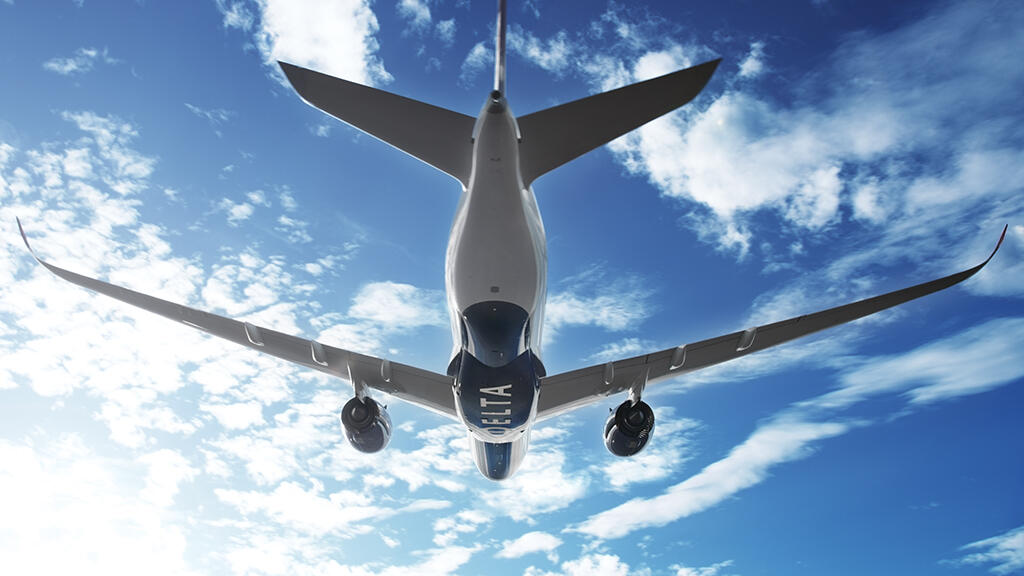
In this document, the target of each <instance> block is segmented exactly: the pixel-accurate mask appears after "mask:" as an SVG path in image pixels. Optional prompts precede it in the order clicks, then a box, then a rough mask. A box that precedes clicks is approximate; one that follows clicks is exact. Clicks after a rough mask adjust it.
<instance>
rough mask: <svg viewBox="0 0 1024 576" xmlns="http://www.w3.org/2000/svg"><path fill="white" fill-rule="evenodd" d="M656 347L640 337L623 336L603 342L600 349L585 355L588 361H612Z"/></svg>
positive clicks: (649, 350)
mask: <svg viewBox="0 0 1024 576" xmlns="http://www.w3.org/2000/svg"><path fill="white" fill-rule="evenodd" d="M656 349H657V344H655V343H654V342H652V341H650V340H641V339H640V338H623V339H622V340H619V341H618V342H611V343H609V344H605V345H604V346H603V347H602V348H601V349H600V350H598V351H597V352H595V353H593V354H591V355H590V356H587V358H586V360H587V361H590V362H612V361H614V360H621V359H623V358H629V357H631V356H637V355H639V354H643V353H645V352H651V351H653V350H656Z"/></svg>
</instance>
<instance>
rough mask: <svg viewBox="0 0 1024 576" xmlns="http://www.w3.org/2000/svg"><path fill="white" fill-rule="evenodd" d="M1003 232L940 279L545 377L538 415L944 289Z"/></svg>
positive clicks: (967, 273)
mask: <svg viewBox="0 0 1024 576" xmlns="http://www.w3.org/2000/svg"><path fill="white" fill-rule="evenodd" d="M1005 237H1006V228H1005V227H1004V228H1003V233H1002V235H1001V236H1000V237H999V242H998V243H997V244H996V247H995V249H994V250H992V254H991V255H989V257H988V258H986V259H985V261H984V262H982V263H981V264H978V265H977V266H975V267H973V268H970V269H967V270H964V271H962V272H957V273H956V274H951V275H949V276H945V277H943V278H939V279H937V280H932V281H930V282H925V283H922V284H917V285H916V286H911V287H909V288H904V289H902V290H896V291H893V292H889V293H887V294H882V295H880V296H875V297H873V298H866V299H864V300H859V301H857V302H853V303H851V304H846V305H844V306H837V307H835V308H829V309H828V310H822V311H820V312H815V313H813V314H806V315H804V316H797V317H795V318H790V319H788V320H783V321H781V322H775V323H772V324H765V325H763V326H758V327H756V328H750V329H748V330H741V331H739V332H733V333H732V334H726V335H724V336H718V337H717V338H710V339H708V340H701V341H700V342H692V343H690V344H685V345H682V346H677V347H675V348H668V349H665V350H661V351H659V352H654V353H652V354H645V355H642V356H636V357H633V358H628V359H625V360H619V361H616V362H608V363H607V364H599V365H595V366H590V367H589V368H581V369H579V370H573V371H571V372H564V373H562V374H556V375H553V376H549V377H547V378H543V379H541V387H540V398H539V400H538V407H537V420H544V419H547V418H551V417H552V416H556V415H558V414H561V413H564V412H567V411H569V410H572V409H574V408H578V407H581V406H586V405H588V404H592V403H594V402H597V401H599V400H601V399H602V398H604V397H606V396H611V395H613V394H617V393H619V392H624V391H626V390H630V389H631V388H633V387H634V386H643V385H644V384H651V383H654V382H657V381H660V380H665V379H668V378H673V377H676V376H680V375H682V374H687V373H689V372H694V371H696V370H700V369H702V368H707V367H709V366H714V365H715V364H720V363H722V362H726V361H729V360H733V359H735V358H740V357H742V356H746V355H747V354H752V353H754V352H757V351H759V350H764V349H766V348H771V347H772V346H776V345H778V344H782V343H784V342H789V341H790V340H795V339H797V338H800V337H803V336H807V335H808V334H813V333H814V332H818V331H819V330H824V329H826V328H831V327H833V326H838V325H840V324H845V323H846V322H850V321H853V320H856V319H858V318H863V317H865V316H869V315H871V314H874V313H876V312H880V311H882V310H885V309H887V308H892V307H893V306H897V305H899V304H903V303H904V302H909V301H910V300H914V299H915V298H920V297H922V296H926V295H928V294H931V293H933V292H938V291H939V290H944V289H946V288H949V287H950V286H953V285H955V284H958V283H960V282H963V281H964V280H966V279H968V278H970V277H971V276H974V275H975V274H976V273H977V272H978V271H979V270H981V269H982V268H984V267H985V265H986V264H988V262H989V260H991V259H992V256H995V254H996V251H998V250H999V247H1000V246H1001V245H1002V243H1003V238H1005ZM645 379H646V381H644V380H645Z"/></svg>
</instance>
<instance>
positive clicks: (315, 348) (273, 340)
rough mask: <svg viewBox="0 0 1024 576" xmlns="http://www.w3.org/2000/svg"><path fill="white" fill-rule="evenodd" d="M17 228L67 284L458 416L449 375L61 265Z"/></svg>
mask: <svg viewBox="0 0 1024 576" xmlns="http://www.w3.org/2000/svg"><path fill="white" fill-rule="evenodd" d="M18 230H19V231H20V232H21V238H22V240H24V241H25V246H26V247H28V250H29V252H31V254H32V257H33V258H35V259H36V261H37V262H39V263H40V264H42V265H43V266H44V267H45V268H46V269H47V270H49V271H50V272H53V273H54V274H55V275H57V276H59V277H60V278H63V279H64V280H67V281H68V282H71V283H72V284H77V285H79V286H81V287H83V288H88V289H89V290H92V291H94V292H98V293H100V294H103V295H105V296H110V297H111V298H115V299H117V300H120V301H122V302H125V303H127V304H131V305H132V306H136V307H138V308H142V309H143V310H147V311H149V312H152V313H154V314H159V315H160V316H163V317H164V318H169V319H171V320H174V321H176V322H181V323H182V324H185V325H186V326H190V327H192V328H197V329H199V330H202V331H203V332H206V333H207V334H212V335H214V336H218V337H220V338H223V339H225V340H230V341H231V342H234V343H235V344H240V345H242V346H245V347H247V348H252V349H253V350H258V351H260V352H264V353H266V354H270V355H271V356H276V357H278V358H281V359H283V360H287V361H289V362H294V363H296V364H301V365H302V366H305V367H307V368H312V369H314V370H319V371H320V372H324V373H326V374H330V375H332V376H337V377H339V378H342V379H344V380H348V381H350V382H353V384H354V385H355V384H356V383H357V382H358V383H359V384H362V385H365V386H369V387H370V388H373V389H374V390H379V391H381V392H385V393H387V394H391V395H392V396H395V397H397V398H401V399H402V400H405V401H407V402H410V403H412V404H416V405H417V406H421V407H423V408H426V409H428V410H432V411H434V412H437V413H440V414H444V415H446V416H451V417H453V418H457V415H456V412H455V398H454V396H453V393H452V379H451V377H449V376H444V375H442V374H437V373H435V372H431V371H429V370H422V369H420V368H415V367H413V366H407V365H405V364H399V363H398V362H390V361H388V360H384V359H381V358H375V357H373V356H367V355H365V354H359V353H357V352H352V351H349V350H343V349H341V348H335V347H333V346H328V345H326V344H321V343H319V342H317V341H316V340H309V339H306V338H300V337H298V336H291V335H288V334H284V333H283V332H278V331H276V330H271V329H269V328H263V327H261V326H256V325H254V324H250V323H248V322H240V321H238V320H232V319H230V318H225V317H224V316H219V315H217V314H212V313H210V312H204V311H202V310H196V309H194V308H189V307H187V306H182V305H181V304H175V303H173V302H168V301H167V300H161V299H160V298H155V297H153V296H149V295H147V294H143V293H141V292H136V291H134V290H129V289H127V288H122V287H120V286H116V285H114V284H110V283H107V282H103V281H102V280H96V279H94V278H89V277H88V276H82V275H81V274H76V273H75V272H70V271H68V270H64V269H63V268H59V267H57V266H54V265H53V264H50V263H48V262H45V261H44V260H42V259H41V258H39V256H38V255H36V253H35V251H34V250H32V246H31V245H29V242H28V237H27V236H26V235H25V230H24V229H23V228H22V226H21V220H20V219H19V220H18Z"/></svg>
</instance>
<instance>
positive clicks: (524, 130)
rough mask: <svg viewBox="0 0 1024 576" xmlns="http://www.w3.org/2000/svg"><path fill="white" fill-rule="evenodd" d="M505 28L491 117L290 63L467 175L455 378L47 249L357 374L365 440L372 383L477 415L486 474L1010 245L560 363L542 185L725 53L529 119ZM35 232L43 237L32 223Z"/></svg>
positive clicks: (641, 419) (290, 68) (360, 123)
mask: <svg viewBox="0 0 1024 576" xmlns="http://www.w3.org/2000/svg"><path fill="white" fill-rule="evenodd" d="M505 29H506V25H505V1H504V0H500V1H499V8H498V22H497V34H496V36H497V38H496V50H495V53H496V62H495V71H494V90H493V91H492V92H490V94H488V95H487V98H486V100H485V101H484V105H483V108H482V109H481V111H480V113H479V114H478V115H477V116H476V118H473V117H471V116H467V115H464V114H460V113H458V112H453V111H451V110H447V109H444V108H439V107H437V106H432V105H429V104H425V103H423V102H419V101H416V100H411V99H409V98H405V97H402V96H398V95H395V94H391V93H388V92H384V91H381V90H377V89H374V88H370V87H367V86H362V85H360V84H355V83H353V82H349V81H346V80H341V79H339V78H333V77H331V76H327V75H325V74H321V73H319V72H314V71H312V70H307V69H305V68H301V67H299V66H294V65H291V64H287V63H284V62H281V63H280V65H281V68H282V70H283V71H284V74H285V75H286V76H287V77H288V80H289V81H290V82H291V84H292V86H293V87H294V88H295V91H296V92H298V94H299V95H300V96H301V97H302V98H303V99H305V100H306V101H307V102H309V103H310V104H312V105H313V106H315V107H317V108H319V109H321V110H323V111H324V112H327V113H328V114H330V115H332V116H334V117H336V118H338V119H340V120H342V121H343V122H346V123H348V124H350V125H352V126H354V127H356V128H358V129H360V130H362V131H364V132H366V133H368V134H370V135H372V136H374V137H376V138H379V139H381V140H383V141H384V142H387V143H388V144H391V145H392V146H394V147H396V148H398V149H399V150H402V151H404V152H406V153H408V154H410V155H412V156H414V157H416V158H418V159H420V160H422V161H423V162H426V163H427V164H430V165H431V166H433V167H435V168H437V169H438V170H441V171H442V172H445V173H446V174H449V175H451V176H452V177H454V178H455V179H456V180H458V181H459V183H461V184H462V190H463V191H462V197H461V199H460V201H459V205H458V209H457V211H456V213H455V220H454V223H453V224H452V228H451V236H450V239H449V242H448V254H447V261H446V265H445V287H446V289H447V297H448V308H449V312H450V315H451V330H452V339H453V343H454V346H453V352H452V357H451V360H450V362H449V364H448V369H447V371H446V373H445V374H439V373H435V372H431V371H428V370H422V369H419V368H414V367H412V366H407V365H404V364H400V363H398V362H391V361H389V360H386V359H382V358H375V357H372V356H367V355H364V354H359V353H357V352H353V351H349V350H343V349H340V348H335V347H333V346H329V345H327V344H323V343H320V342H317V341H316V340H310V339H307V338H302V337H298V336H290V335H288V334H283V333H281V332H277V331H275V330H271V329H269V328H264V327H261V326H256V325H254V324H250V323H248V322H243V321H238V320H232V319H229V318H225V317H223V316H218V315H216V314H211V313H209V312H203V311H201V310H195V309H192V308H188V307H186V306H182V305H179V304H174V303H172V302H168V301H166V300H161V299H159V298H154V297H153V296H148V295H146V294H142V293H139V292H135V291H132V290H129V289H126V288H122V287H119V286H115V285H112V284H108V283H106V282H103V281H100V280H96V279H93V278H89V277H86V276H82V275H79V274H76V273H74V272H69V271H67V270H64V269H62V268H58V267H56V266H54V265H52V264H49V263H47V262H44V261H43V260H41V259H39V258H38V257H36V259H37V260H39V263H40V264H42V265H43V266H45V267H46V268H47V269H49V270H50V271H51V272H53V273H54V274H56V275H57V276H60V277H61V278H63V279H65V280H68V281H70V282H73V283H75V284H78V285H80V286H83V287H85V288H88V289H90V290H94V291H96V292H99V293H101V294H105V295H107V296H110V297H113V298H116V299H118V300H121V301H123V302H126V303H128V304H131V305H133V306H138V307H140V308H143V309H145V310H149V311H150V312H154V313H156V314H160V315H162V316H165V317H167V318H170V319H172V320H176V321H178V322H182V323H184V324H186V325H188V326H191V327H193V328H198V329H200V330H203V331H205V332H207V333H209V334H213V335H214V336H219V337H221V338H225V339H227V340H231V341H232V342H236V343H238V344H241V345H243V346H248V347H249V348H253V349H255V350H259V351H261V352H265V353H267V354H271V355H273V356H277V357H278V358H282V359H284V360H288V361H291V362H295V363H297V364H302V365H303V366H306V367H309V368H312V369H314V370H319V371H321V372H325V373H327V374H331V375H333V376H337V377H340V378H342V379H344V380H348V381H349V382H350V383H351V384H352V386H353V389H354V395H353V398H352V399H351V400H349V401H348V402H347V403H346V404H345V406H344V407H343V408H342V410H341V424H342V428H343V429H344V431H345V435H346V436H347V437H348V440H349V442H350V443H351V444H352V446H353V447H355V448H356V449H358V450H360V451H363V452H377V451H379V450H381V449H383V448H384V447H385V446H386V445H387V443H388V441H389V439H390V437H391V432H392V425H391V419H390V417H389V416H388V414H387V411H386V410H385V407H384V406H383V405H381V404H380V403H378V402H377V401H375V400H373V399H372V398H371V397H370V390H377V391H379V392H383V393H386V394H390V395H392V396H395V397H398V398H400V399H402V400H404V401H407V402H411V403H412V404H415V405H418V406H422V407H424V408H427V409H429V410H432V411H434V412H438V413H440V414H444V415H446V416H449V417H451V418H454V419H456V420H458V421H459V422H461V423H462V424H463V425H464V426H465V427H466V430H467V433H468V436H469V444H470V448H471V452H472V457H473V460H474V461H475V462H476V465H477V467H478V468H479V469H480V472H481V473H482V474H483V475H484V476H486V477H487V478H490V479H492V480H501V479H504V478H508V477H509V476H511V475H512V474H513V473H515V471H516V469H517V468H519V466H520V465H521V464H522V462H523V459H524V458H525V456H526V451H527V446H528V444H529V441H530V429H531V427H532V426H533V425H534V424H535V423H537V422H539V421H542V420H546V419H548V418H551V417H553V416H556V415H558V414H562V413H564V412H567V411H569V410H572V409H575V408H578V407H580V406H585V405H588V404H592V403H594V402H597V401H599V400H601V399H603V398H605V397H608V396H612V395H616V394H620V393H623V392H626V393H628V398H627V399H626V400H625V401H624V402H622V403H621V404H620V405H619V406H618V408H617V409H616V410H614V411H613V412H612V414H611V415H610V417H609V418H608V421H607V423H606V425H605V427H604V437H605V444H606V445H607V447H608V449H609V450H610V451H611V452H612V453H614V454H616V455H619V456H632V455H634V454H636V453H638V452H639V451H640V450H642V449H643V448H644V446H646V445H647V443H648V441H649V440H650V438H651V435H652V433H653V431H654V413H653V412H652V410H651V407H650V406H649V405H648V404H647V403H646V402H644V401H643V400H642V399H641V395H642V394H643V391H644V389H645V387H646V386H648V385H650V384H654V383H656V382H659V381H663V380H667V379H669V378H676V377H679V376H681V375H683V374H687V373H689V372H693V371H695V370H700V369H702V368H706V367H708V366H712V365H714V364H718V363H721V362H725V361H728V360H732V359H734V358H739V357H741V356H746V355H747V354H751V353H753V352H757V351H759V350H764V349H765V348H770V347H772V346H775V345H776V344H781V343H783V342H787V341H789V340H793V339H795V338H799V337H801V336H805V335H807V334H811V333H812V332H817V331H819V330H823V329H825V328H829V327H831V326H836V325H838V324H842V323H845V322H849V321H851V320H855V319H857V318H861V317H863V316H867V315H869V314H874V313H875V312H878V311H880V310H884V309H886V308H889V307H892V306H896V305H898V304H902V303H904V302H907V301H909V300H913V299H915V298H919V297H921V296H924V295H926V294H931V293H932V292H936V291H939V290H942V289H944V288H948V287H950V286H952V285H954V284H956V283H958V282H961V281H963V280H966V279H967V278H970V277H971V276H972V275H974V274H975V273H976V272H978V270H980V269H981V268H982V267H983V266H985V264H987V263H988V261H989V260H990V259H991V258H992V255H995V250H993V252H992V255H990V256H989V257H988V259H986V260H985V261H984V262H982V263H981V264H979V265H977V266H975V267H974V268H971V269H969V270H964V271H962V272H959V273H956V274H952V275H950V276H946V277H944V278H940V279H938V280H933V281H931V282H926V283H923V284H918V285H916V286H912V287H910V288H906V289H903V290H897V291H895V292H890V293H888V294H883V295H881V296H876V297H874V298H868V299H866V300H861V301H858V302H854V303H852V304H847V305H845V306H839V307H836V308H831V309H828V310H824V311H821V312H816V313H813V314H807V315H805V316H799V317H796V318H790V319H788V320H783V321H781V322H775V323H772V324H766V325H764V326H757V327H754V328H750V329H748V330H743V331H739V332H734V333H732V334H726V335H724V336H718V337H716V338H711V339H708V340H702V341H699V342H693V343H689V344H685V345H681V346H676V347H673V348H668V349H666V350H661V351H656V352H652V353H650V354H644V355H641V356H636V357H633V358H626V359H622V360H618V361H615V362H607V363H604V364H598V365H594V366H590V367H587V368H581V369H579V370H574V371H571V372H565V373H562V374H555V375H548V374H547V372H546V370H545V369H544V363H543V362H542V360H541V353H540V352H541V333H542V328H543V325H544V302H545V297H546V293H547V247H546V240H545V236H544V226H543V224H542V223H541V217H540V212H539V210H538V208H537V202H536V200H535V198H534V195H533V190H532V188H531V184H532V183H533V181H534V180H536V179H537V177H539V176H541V175H543V174H545V173H547V172H549V171H551V170H553V169H555V168H557V167H558V166H561V165H562V164H565V163H566V162H569V161H570V160H572V159H574V158H576V157H578V156H580V155H582V154H584V153H586V152H588V151H590V150H593V149H595V148H597V147H599V146H602V145H604V144H606V143H607V142H609V141H611V140H613V139H615V138H617V137H619V136H622V135H623V134H626V133H627V132H630V131H631V130H633V129H635V128H638V127H639V126H642V125H643V124H646V123H647V122H650V121H651V120H654V119H655V118H658V117H659V116H662V115H664V114H666V113H668V112H671V111H673V110H675V109H676V108H678V107H680V106H682V105H683V104H686V103H687V102H689V101H690V100H692V99H693V98H694V97H696V96H697V94H698V93H700V91H701V90H702V89H703V88H704V86H705V84H707V82H708V81H709V80H710V79H711V76H712V74H713V73H714V71H715V68H716V67H717V66H718V63H719V61H718V60H713V61H710V62H706V63H704V64H700V65H698V66H694V67H692V68H687V69H685V70H680V71H678V72H674V73H671V74H667V75H665V76H661V77H658V78H654V79H651V80H647V81H644V82H639V83H636V84H632V85H629V86H626V87H623V88H619V89H616V90H611V91H608V92H604V93H601V94H597V95H594V96H590V97H587V98H583V99H581V100H576V101H574V102H569V103H567V104H562V105H560V106H555V107H553V108H548V109H546V110H541V111H539V112H534V113H532V114H527V115H525V116H520V117H516V116H513V114H512V112H511V111H510V108H509V105H508V101H507V99H506V98H507V94H506V92H505ZM18 226H19V229H21V222H20V221H19V222H18ZM21 234H22V237H23V239H24V240H25V244H26V246H28V239H27V238H26V237H25V232H24V230H22V231H21ZM1005 234H1006V230H1005V228H1004V230H1003V235H1004V236H1005ZM1001 243H1002V237H1000V239H999V244H1001ZM999 244H997V245H996V250H998V249H999ZM29 250H30V251H31V247H29ZM33 256H35V254H34V253H33Z"/></svg>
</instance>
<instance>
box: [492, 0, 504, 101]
mask: <svg viewBox="0 0 1024 576" xmlns="http://www.w3.org/2000/svg"><path fill="white" fill-rule="evenodd" d="M505 16H506V11H505V0H498V25H497V26H496V28H497V33H496V38H495V39H494V89H495V90H496V91H497V92H499V93H501V94H505V27H506V22H507V19H506V17H505Z"/></svg>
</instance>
